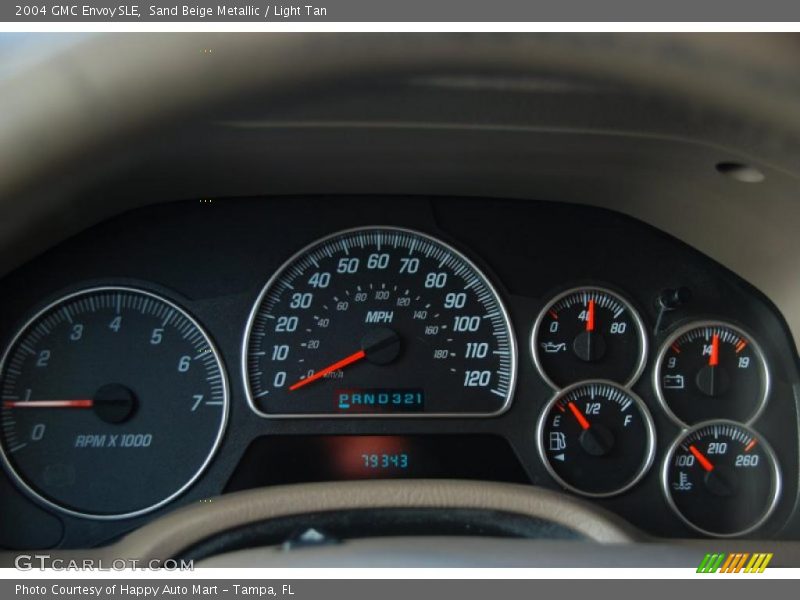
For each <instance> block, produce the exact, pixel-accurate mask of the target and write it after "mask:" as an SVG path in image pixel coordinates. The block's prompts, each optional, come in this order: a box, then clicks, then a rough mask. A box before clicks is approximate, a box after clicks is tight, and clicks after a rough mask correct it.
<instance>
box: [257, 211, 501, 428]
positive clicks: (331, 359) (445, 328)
mask: <svg viewBox="0 0 800 600" xmlns="http://www.w3.org/2000/svg"><path fill="white" fill-rule="evenodd" d="M243 370H244V373H245V380H246V382H247V388H248V398H249V400H250V402H251V405H252V406H253V408H254V409H255V410H256V411H257V412H258V413H260V414H262V415H263V416H281V415H283V416H285V415H338V416H374V415H382V416H400V415H402V416H429V415H441V414H465V415H479V414H480V415H488V414H495V413H499V412H502V411H503V410H505V409H506V408H507V406H508V404H509V403H510V401H511V394H512V391H513V387H514V378H515V372H516V351H515V346H514V341H513V337H512V333H511V327H510V324H509V320H508V317H507V315H506V311H505V309H504V308H503V306H502V304H501V302H500V299H499V298H498V296H497V293H496V292H495V290H494V289H493V288H492V286H491V285H490V284H489V282H488V281H487V280H486V278H485V277H484V276H483V275H482V274H481V273H480V272H479V271H478V269H477V268H476V267H475V266H474V265H473V264H472V263H470V262H469V261H468V260H467V259H466V258H465V257H464V256H462V255H461V254H459V253H458V252H457V251H456V250H454V249H453V248H451V247H449V246H447V245H445V244H444V243H442V242H440V241H437V240H434V239H432V238H430V237H428V236H425V235H422V234H419V233H416V232H411V231H406V230H401V229H395V228H388V227H379V228H365V229H358V230H352V231H347V232H342V233H340V234H336V235H334V236H331V237H328V238H325V239H323V240H320V241H319V242H317V243H315V244H313V245H312V246H310V247H308V248H307V249H305V250H303V251H301V252H300V253H299V254H298V255H296V256H295V257H294V258H292V259H290V260H289V261H288V263H287V264H286V265H284V266H283V267H282V268H281V269H280V271H279V272H278V273H277V274H276V275H275V276H274V277H273V278H272V279H271V280H270V281H269V282H268V283H267V285H266V287H265V288H264V290H263V291H262V293H261V295H260V296H259V298H258V301H257V303H256V306H255V307H254V309H253V313H252V315H251V319H250V323H249V325H248V328H247V334H246V338H245V352H244V364H243Z"/></svg>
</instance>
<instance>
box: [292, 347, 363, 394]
mask: <svg viewBox="0 0 800 600" xmlns="http://www.w3.org/2000/svg"><path fill="white" fill-rule="evenodd" d="M366 356H367V353H366V352H364V351H363V350H359V351H358V352H354V353H353V354H351V355H350V356H347V357H345V358H343V359H342V360H340V361H338V362H335V363H333V364H332V365H329V366H327V367H325V368H324V369H322V370H320V371H317V372H316V373H314V374H313V375H309V376H308V377H306V378H305V379H301V380H300V381H298V382H297V383H294V384H292V385H291V386H289V390H290V391H292V392H293V391H294V390H296V389H299V388H301V387H303V386H304V385H308V384H309V383H311V382H312V381H316V380H317V379H320V378H322V377H325V375H327V374H328V373H332V372H333V371H338V370H339V369H343V368H344V367H346V366H347V365H352V364H353V363H355V362H358V361H360V360H361V359H363V358H365V357H366Z"/></svg>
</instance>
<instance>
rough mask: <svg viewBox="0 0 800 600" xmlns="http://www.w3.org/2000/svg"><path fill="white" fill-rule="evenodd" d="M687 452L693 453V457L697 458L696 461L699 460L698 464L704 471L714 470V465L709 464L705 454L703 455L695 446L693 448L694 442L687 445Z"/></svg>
mask: <svg viewBox="0 0 800 600" xmlns="http://www.w3.org/2000/svg"><path fill="white" fill-rule="evenodd" d="M689 452H691V453H692V454H694V457H695V458H696V459H697V462H699V463H700V466H701V467H703V468H704V469H705V470H706V471H709V472H710V471H713V470H714V465H712V464H711V461H710V460H708V459H707V458H706V457H705V456H703V453H702V452H700V450H698V449H697V448H695V447H694V444H691V445H690V446H689Z"/></svg>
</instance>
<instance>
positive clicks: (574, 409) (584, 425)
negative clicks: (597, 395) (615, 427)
mask: <svg viewBox="0 0 800 600" xmlns="http://www.w3.org/2000/svg"><path fill="white" fill-rule="evenodd" d="M567 406H569V409H570V410H571V411H572V414H573V415H575V418H576V419H578V423H580V426H581V429H589V427H590V425H589V421H587V420H586V417H584V416H583V413H582V412H581V409H580V408H578V407H577V406H575V405H574V404H573V403H572V402H569V403H567Z"/></svg>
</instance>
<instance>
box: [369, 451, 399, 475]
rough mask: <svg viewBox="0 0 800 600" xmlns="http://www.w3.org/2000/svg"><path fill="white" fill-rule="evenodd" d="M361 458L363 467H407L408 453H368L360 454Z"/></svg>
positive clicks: (384, 468)
mask: <svg viewBox="0 0 800 600" xmlns="http://www.w3.org/2000/svg"><path fill="white" fill-rule="evenodd" d="M361 460H362V461H363V465H364V468H365V469H373V470H380V471H387V470H392V469H408V454H406V453H402V454H385V453H370V454H362V455H361Z"/></svg>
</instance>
